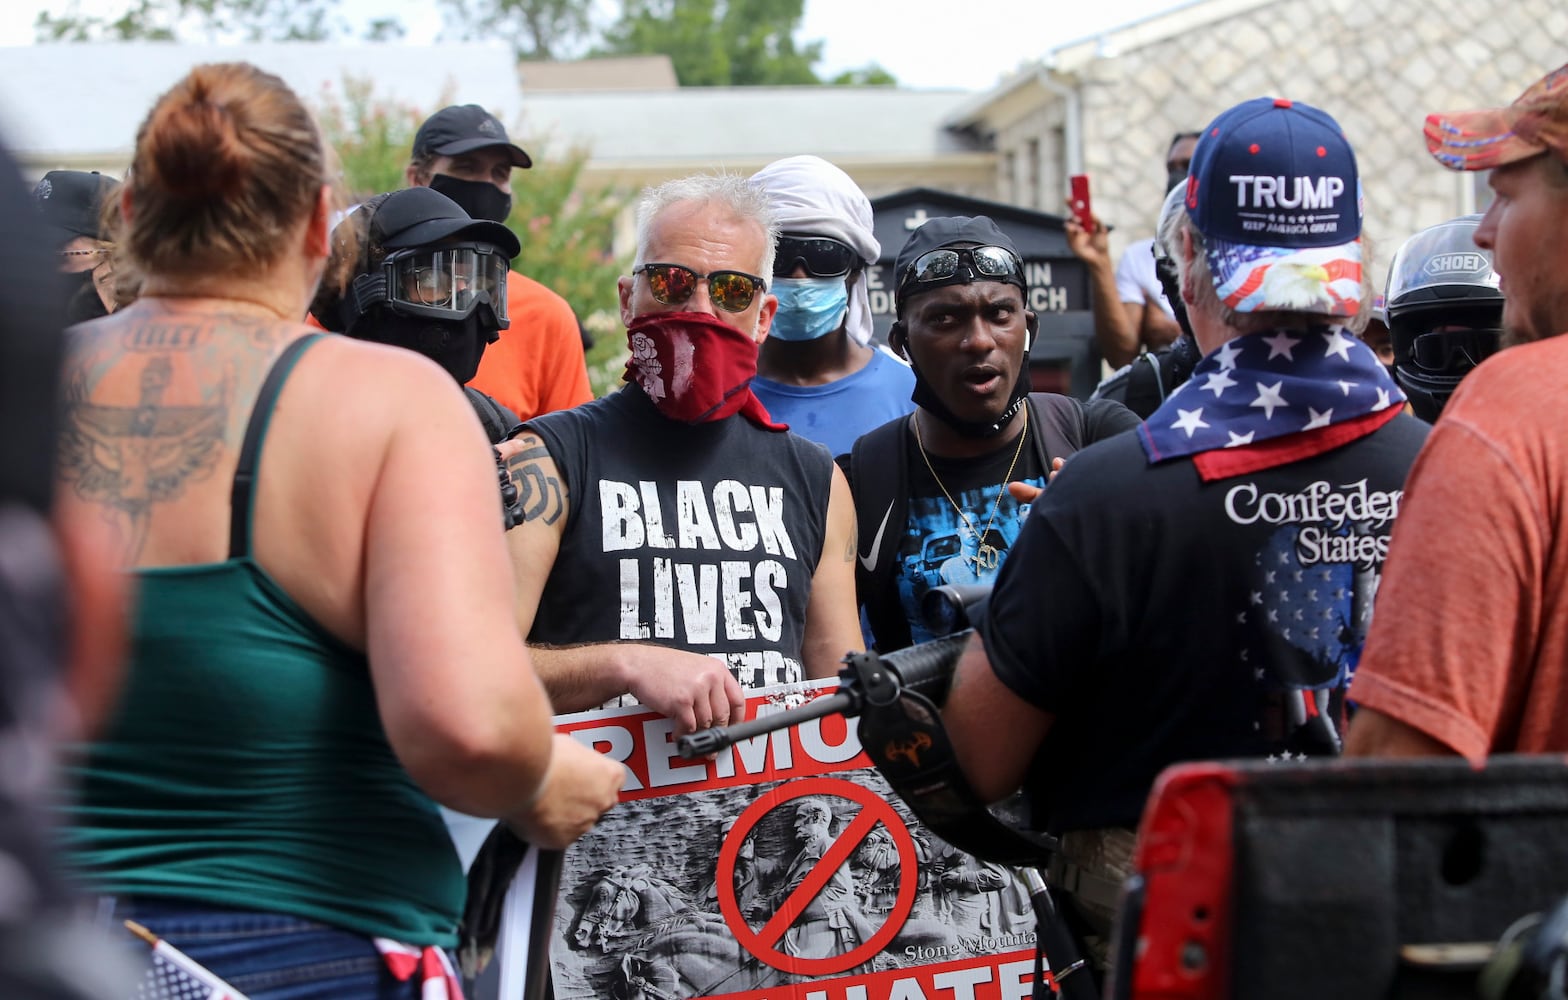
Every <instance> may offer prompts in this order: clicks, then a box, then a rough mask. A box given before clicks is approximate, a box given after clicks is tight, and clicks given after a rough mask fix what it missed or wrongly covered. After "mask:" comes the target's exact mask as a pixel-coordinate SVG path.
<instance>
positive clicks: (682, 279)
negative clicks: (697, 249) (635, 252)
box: [632, 264, 768, 313]
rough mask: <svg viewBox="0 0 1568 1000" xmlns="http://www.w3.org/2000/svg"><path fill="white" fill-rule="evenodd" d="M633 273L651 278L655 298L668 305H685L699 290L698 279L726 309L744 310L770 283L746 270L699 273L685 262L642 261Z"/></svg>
mask: <svg viewBox="0 0 1568 1000" xmlns="http://www.w3.org/2000/svg"><path fill="white" fill-rule="evenodd" d="M632 274H633V275H638V274H645V275H647V277H648V290H649V291H650V292H652V293H653V298H654V301H656V302H661V303H663V304H664V305H667V306H679V305H685V304H686V303H687V302H688V301H689V300H690V299H691V297H692V296H693V295H694V294H696V292H697V282H699V281H706V282H707V283H708V298H709V300H711V301H712V302H713V304H714V305H715V306H717V307H718V308H720V309H722V310H724V311H725V312H733V313H738V312H745V311H746V310H747V309H750V308H751V303H752V301H753V300H755V299H756V297H757V293H758V292H763V291H767V288H768V283H767V282H766V281H763V280H762V279H761V278H759V277H757V276H756V275H754V274H747V273H746V272H745V271H709V272H708V273H707V274H698V273H697V272H696V271H693V270H692V269H691V268H689V267H686V266H685V265H683V264H639V265H637V266H636V267H634V268H632Z"/></svg>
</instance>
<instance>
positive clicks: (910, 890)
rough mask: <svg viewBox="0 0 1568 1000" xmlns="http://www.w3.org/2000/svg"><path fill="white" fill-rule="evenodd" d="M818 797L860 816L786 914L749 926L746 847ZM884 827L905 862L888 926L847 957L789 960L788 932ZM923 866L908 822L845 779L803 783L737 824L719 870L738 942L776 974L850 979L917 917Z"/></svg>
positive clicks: (784, 789)
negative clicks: (742, 897)
mask: <svg viewBox="0 0 1568 1000" xmlns="http://www.w3.org/2000/svg"><path fill="white" fill-rule="evenodd" d="M813 795H815V796H832V797H834V798H840V799H849V800H850V801H851V802H856V803H859V805H860V811H859V812H858V813H856V814H855V816H854V818H853V819H851V820H850V821H849V824H848V825H847V826H846V827H845V828H844V830H843V832H841V833H840V834H839V835H838V837H837V838H836V839H835V840H834V841H833V843H832V844H831V845H829V846H828V849H827V851H826V852H825V853H824V854H823V855H822V860H821V861H819V862H818V863H817V866H816V867H815V868H813V869H812V870H811V873H810V874H809V875H807V876H806V878H805V880H804V881H802V882H801V884H800V885H799V886H797V887H796V888H795V890H794V891H793V892H792V893H791V894H790V896H789V898H788V899H786V900H785V901H784V903H783V905H781V906H780V907H779V910H778V912H777V913H775V914H774V915H773V916H772V917H770V918H769V919H768V920H767V922H766V923H765V924H764V925H763V926H762V929H761V930H753V929H752V927H751V925H750V924H749V923H747V922H746V917H745V915H744V914H742V913H741V912H740V903H739V901H738V900H737V899H736V897H735V862H736V859H737V858H738V857H739V855H740V849H741V846H742V845H743V844H744V843H745V842H746V838H747V837H748V836H750V835H751V832H752V830H754V829H756V826H757V823H758V822H759V821H760V820H761V819H762V817H764V816H766V815H767V814H768V813H770V812H772V811H773V810H774V809H776V808H779V807H780V806H783V805H785V804H786V803H789V802H791V801H793V800H795V799H801V798H805V797H807V796H813ZM878 823H881V824H882V825H883V826H885V827H887V831H888V833H890V834H891V835H892V837H893V844H894V846H896V847H897V848H898V858H899V878H898V898H897V901H896V902H895V903H894V904H893V909H892V911H891V912H889V913H888V915H887V922H886V923H884V924H883V925H882V927H881V928H880V929H879V930H878V931H877V932H876V933H875V934H873V935H871V937H870V938H869V939H867V940H866V941H863V942H861V944H860V945H859V946H858V947H856V948H853V949H851V950H849V951H847V952H845V953H844V954H842V955H829V956H827V957H825V958H801V957H798V956H794V955H786V954H784V952H783V951H782V950H781V949H780V948H779V942H780V941H781V940H782V939H783V937H784V932H785V931H787V930H789V928H790V926H791V924H793V923H794V922H795V920H796V919H798V916H799V914H800V913H801V912H803V911H804V910H805V908H806V906H807V904H809V903H810V902H812V901H813V900H814V899H816V897H817V895H818V894H819V893H821V892H822V890H823V889H824V888H826V887H827V884H828V880H829V879H831V878H832V877H833V874H834V872H836V871H837V870H838V869H839V867H840V866H841V865H843V864H845V863H847V862H848V861H849V857H850V855H851V854H852V853H854V851H855V849H856V848H857V847H859V846H860V844H861V842H862V841H863V840H865V839H866V836H867V835H868V834H869V833H871V831H872V829H874V828H875V827H876V825H877V824H878ZM919 863H920V859H919V855H918V853H917V852H916V849H915V838H913V837H911V836H910V835H909V828H908V827H907V826H905V825H904V820H903V818H902V817H900V816H899V815H898V813H897V812H896V811H894V809H893V807H892V806H891V805H889V804H888V803H887V801H886V800H884V799H883V798H882V797H881V796H879V795H877V794H876V793H875V792H873V791H871V790H870V789H867V788H864V787H862V786H860V785H857V784H855V783H854V782H852V781H845V780H844V779H842V778H798V779H796V780H794V781H791V782H788V783H786V784H785V785H783V786H781V787H780V788H778V789H775V790H774V791H773V792H772V793H770V794H768V795H765V796H763V797H762V798H760V799H758V800H757V801H756V802H753V803H752V804H751V805H749V806H747V807H746V810H745V811H744V812H742V813H741V814H740V816H739V817H737V818H736V820H735V825H734V826H733V827H732V828H731V829H730V832H729V835H728V836H727V837H726V838H725V840H724V843H723V844H722V845H721V846H720V848H719V865H718V870H717V871H716V872H715V874H714V878H715V880H716V881H717V883H718V897H719V911H720V912H721V913H723V914H724V922H725V923H726V924H728V925H729V928H730V931H731V932H732V933H733V934H734V935H735V940H737V941H739V942H740V944H741V946H742V947H744V948H745V949H746V950H747V951H748V952H750V953H751V954H752V955H755V956H756V957H757V958H758V959H759V960H761V961H763V962H765V963H767V964H768V965H770V966H772V967H773V968H775V969H782V970H783V971H785V972H791V973H795V974H797V975H804V976H826V975H833V974H834V973H839V972H847V971H849V970H850V969H853V968H854V967H855V966H857V965H863V964H865V963H866V962H869V961H870V960H871V959H872V957H873V956H875V955H876V954H877V952H879V951H881V950H882V949H883V948H886V947H887V946H888V944H889V943H890V942H891V941H892V940H893V938H894V937H895V936H896V935H897V934H898V932H899V930H900V928H902V927H903V926H904V921H905V920H906V919H907V918H908V917H909V911H910V910H912V909H914V906H915V893H916V890H917V886H918V885H919V878H920V872H919Z"/></svg>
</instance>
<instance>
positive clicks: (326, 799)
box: [67, 336, 464, 948]
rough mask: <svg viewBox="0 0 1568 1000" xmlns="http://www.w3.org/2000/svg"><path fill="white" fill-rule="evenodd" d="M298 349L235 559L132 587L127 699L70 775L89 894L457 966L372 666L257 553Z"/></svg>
mask: <svg viewBox="0 0 1568 1000" xmlns="http://www.w3.org/2000/svg"><path fill="white" fill-rule="evenodd" d="M315 339H316V337H315V336H307V337H303V338H301V339H300V340H299V341H296V342H295V343H294V344H292V345H290V347H289V348H288V349H287V350H286V351H285V352H284V354H283V355H282V356H281V357H280V358H279V359H278V361H277V363H276V364H275V365H274V366H273V369H272V371H271V372H269V374H268V377H267V380H266V382H265V383H264V384H263V386H262V390H261V393H260V396H259V398H258V399H257V402H256V407H255V410H254V412H253V413H252V415H251V420H250V426H249V427H247V429H246V434H245V442H244V445H243V446H242V447H241V452H240V462H239V467H238V469H237V470H236V473H235V488H234V494H233V513H232V525H231V538H230V552H229V558H228V559H227V560H226V561H224V562H221V563H211V564H203V565H193V566H178V567H167V568H157V569H146V570H140V571H138V572H136V573H135V577H136V583H137V585H138V603H137V607H136V609H135V614H134V619H133V624H132V637H131V639H132V648H131V659H130V663H129V668H128V671H127V676H126V680H125V688H124V692H123V694H122V697H121V700H120V704H119V706H118V709H117V711H116V714H115V717H114V719H113V720H112V721H111V723H110V724H109V726H108V727H107V731H106V732H105V734H104V736H103V738H102V739H101V740H100V741H98V742H96V743H93V744H91V745H90V746H88V747H86V748H85V751H86V752H85V755H84V756H81V757H80V758H79V759H81V760H82V763H81V765H80V766H79V767H78V768H77V773H76V775H75V777H76V780H77V784H78V787H79V790H80V794H79V803H78V806H77V808H76V810H75V812H74V815H73V816H72V817H71V821H70V825H69V828H68V830H67V834H68V838H69V839H68V843H69V846H70V850H71V854H72V857H73V861H74V863H75V865H76V866H77V867H78V868H79V869H81V871H82V873H83V875H84V877H85V878H86V879H87V880H88V881H89V883H90V886H91V888H92V890H93V891H96V892H103V893H111V894H115V895H135V896H157V897H164V898H169V897H177V898H181V899H188V900H192V901H195V902H201V903H207V904H211V905H217V906H232V907H237V908H242V909H250V910H266V911H273V912H279V913H289V914H294V915H297V916H300V917H304V918H306V919H310V920H315V921H319V922H321V923H324V924H329V925H332V926H335V927H340V928H343V929H346V930H351V931H355V932H358V933H362V934H366V935H368V936H374V937H388V938H392V939H394V940H397V941H401V942H405V943H408V944H415V945H421V946H422V945H428V944H434V945H440V946H442V947H448V948H450V947H453V946H454V945H455V944H456V941H457V935H456V927H457V921H458V918H459V916H460V914H461V909H462V904H463V894H464V883H463V872H462V868H461V866H460V864H459V862H458V858H457V853H456V851H455V850H454V848H453V846H452V842H451V838H450V837H449V836H448V834H447V832H446V827H445V825H444V824H443V823H442V820H441V817H440V813H439V811H438V809H437V808H436V806H435V804H434V803H433V802H431V800H430V799H429V798H428V797H427V796H426V795H425V794H424V793H423V792H421V791H420V790H419V789H418V788H417V787H415V785H414V783H413V781H412V779H410V778H409V776H408V774H407V773H406V772H405V771H404V770H403V768H402V766H401V765H400V764H399V763H398V761H397V758H396V757H395V756H394V755H393V752H392V748H391V747H390V746H389V745H388V743H387V738H386V734H385V732H383V730H382V728H381V720H380V716H379V715H378V714H377V711H376V700H375V691H374V690H373V688H372V685H371V678H370V671H369V664H368V663H367V661H366V659H365V656H364V654H362V653H360V652H357V651H355V650H353V649H351V648H349V647H347V646H345V645H344V644H343V643H341V642H339V641H338V640H337V639H336V638H334V637H333V636H332V635H330V634H329V633H327V632H326V631H325V630H324V629H323V628H321V626H320V625H318V624H317V623H316V622H315V621H314V620H312V619H311V617H310V616H309V615H307V614H306V613H305V612H304V610H302V609H301V608H300V607H299V605H298V604H296V603H295V602H294V601H293V599H291V598H290V597H289V595H288V594H286V593H284V592H283V589H282V588H281V587H279V586H278V584H277V582H276V581H275V580H273V579H272V578H271V577H270V576H268V575H267V573H266V572H265V571H264V570H263V569H262V568H261V567H260V566H259V565H257V564H256V562H255V560H254V559H252V557H251V553H250V545H249V536H250V524H251V515H252V511H253V502H252V499H251V489H250V484H251V481H252V479H253V474H254V470H255V468H256V458H257V456H258V455H259V454H260V450H261V443H262V439H263V438H264V437H265V435H266V427H267V422H268V420H269V418H270V415H271V412H272V404H273V402H274V400H275V399H276V396H277V391H278V389H280V388H281V386H282V383H283V380H284V379H285V378H286V377H287V375H288V372H289V370H290V369H292V367H293V365H294V362H295V361H296V360H297V359H298V357H299V355H300V354H301V353H303V351H304V349H305V347H307V346H308V345H309V343H310V342H313V341H314V340H315Z"/></svg>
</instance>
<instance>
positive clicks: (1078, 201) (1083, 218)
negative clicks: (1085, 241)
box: [1067, 174, 1094, 233]
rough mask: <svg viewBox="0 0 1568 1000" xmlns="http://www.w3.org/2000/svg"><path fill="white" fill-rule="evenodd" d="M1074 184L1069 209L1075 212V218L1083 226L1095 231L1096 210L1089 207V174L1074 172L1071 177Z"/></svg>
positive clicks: (1068, 204)
mask: <svg viewBox="0 0 1568 1000" xmlns="http://www.w3.org/2000/svg"><path fill="white" fill-rule="evenodd" d="M1069 182H1070V183H1071V184H1072V197H1071V198H1070V199H1069V200H1068V202H1067V207H1068V209H1069V210H1070V211H1071V212H1072V213H1073V218H1075V219H1077V220H1078V224H1079V225H1080V226H1082V227H1083V228H1085V229H1087V230H1089V232H1091V233H1092V232H1094V212H1093V211H1091V210H1090V208H1089V175H1088V174H1073V175H1072V177H1071V178H1069Z"/></svg>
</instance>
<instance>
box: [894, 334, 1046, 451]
mask: <svg viewBox="0 0 1568 1000" xmlns="http://www.w3.org/2000/svg"><path fill="white" fill-rule="evenodd" d="M906 356H907V357H908V358H909V367H910V370H912V371H913V372H914V373H915V391H914V392H912V393H910V394H909V398H910V400H912V401H913V402H914V404H915V405H916V406H918V407H920V408H921V409H922V410H927V411H929V412H930V413H931V415H932V416H934V417H936V418H937V419H938V420H940V421H942V423H944V424H946V425H947V426H949V427H951V428H953V430H955V431H957V432H958V433H959V434H962V435H963V436H964V437H969V438H988V437H995V436H996V435H998V434H1000V433H1002V429H1003V428H1005V427H1006V426H1007V422H1008V421H1010V420H1012V419H1013V417H1014V416H1016V415H1017V414H1018V408H1019V407H1020V406H1023V405H1024V400H1025V399H1028V398H1029V388H1030V383H1029V358H1028V355H1027V354H1026V355H1025V356H1024V364H1023V367H1022V368H1020V369H1019V372H1018V381H1016V382H1014V383H1013V394H1012V395H1011V396H1009V397H1008V399H1007V409H1005V410H1003V411H1002V415H1001V416H1000V417H997V418H996V420H994V421H992V422H991V423H988V424H982V423H978V422H976V421H973V420H964V419H962V418H961V417H959V416H958V415H957V414H955V413H954V412H953V411H952V410H949V409H948V408H947V404H946V403H944V402H942V400H941V399H940V398H938V396H937V394H936V390H935V389H933V388H931V383H929V382H927V381H926V379H925V376H924V375H922V374H920V366H919V365H917V364H915V359H914V356H913V355H911V354H908V352H906Z"/></svg>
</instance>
